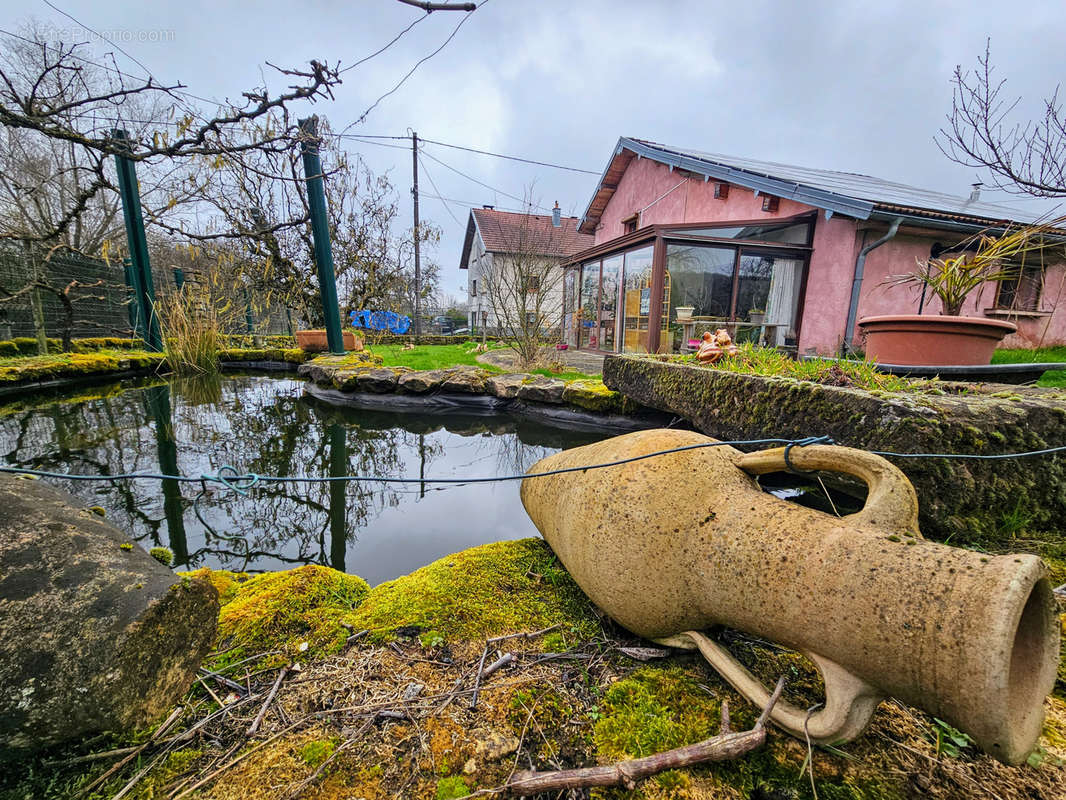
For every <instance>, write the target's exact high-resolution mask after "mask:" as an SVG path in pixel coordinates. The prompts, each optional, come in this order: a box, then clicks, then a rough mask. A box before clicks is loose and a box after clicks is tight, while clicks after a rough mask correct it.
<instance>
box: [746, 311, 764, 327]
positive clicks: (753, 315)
mask: <svg viewBox="0 0 1066 800" xmlns="http://www.w3.org/2000/svg"><path fill="white" fill-rule="evenodd" d="M765 319H766V312H765V311H751V312H749V313H748V322H750V323H751V324H752V325H762V323H763V320H765Z"/></svg>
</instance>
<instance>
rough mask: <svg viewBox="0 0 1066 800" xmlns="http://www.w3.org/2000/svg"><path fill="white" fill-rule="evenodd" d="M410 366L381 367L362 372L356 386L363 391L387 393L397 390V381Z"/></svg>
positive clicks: (356, 380)
mask: <svg viewBox="0 0 1066 800" xmlns="http://www.w3.org/2000/svg"><path fill="white" fill-rule="evenodd" d="M408 371H410V367H379V368H377V369H368V370H366V371H364V372H361V373H360V374H359V375H358V376H357V377H356V379H355V385H356V387H357V388H358V389H359V390H360V391H363V392H373V393H374V394H385V393H387V392H394V391H396V381H397V379H398V378H399V377H400V375H403V374H405V373H406V372H408Z"/></svg>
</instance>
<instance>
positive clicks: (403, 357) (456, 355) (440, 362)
mask: <svg viewBox="0 0 1066 800" xmlns="http://www.w3.org/2000/svg"><path fill="white" fill-rule="evenodd" d="M474 347H475V344H474V343H473V342H472V343H470V344H423V345H417V346H416V347H414V348H412V349H410V350H404V349H403V345H400V344H378V345H373V346H368V347H367V348H366V349H367V350H368V351H369V352H371V353H373V354H374V355H378V356H381V357H382V358H383V359H384V362H385V363H384V366H386V367H410V368H411V369H416V370H427V369H444V368H445V367H456V366H461V365H464V364H465V365H472V366H476V367H482V368H483V369H487V370H488V371H490V372H500V371H501V370H499V369H497V368H496V367H492V366H490V365H488V364H482V363H480V362H478V360H477V357H478V353H476V352H475V351H474Z"/></svg>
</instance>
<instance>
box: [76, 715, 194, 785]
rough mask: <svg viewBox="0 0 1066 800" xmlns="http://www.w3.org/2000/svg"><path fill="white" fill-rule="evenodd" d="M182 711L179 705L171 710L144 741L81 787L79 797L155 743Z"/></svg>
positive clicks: (101, 783)
mask: <svg viewBox="0 0 1066 800" xmlns="http://www.w3.org/2000/svg"><path fill="white" fill-rule="evenodd" d="M184 711H185V709H183V708H182V707H181V706H178V707H177V708H175V709H174V710H173V711H171V712H170V716H169V717H167V718H166V719H165V720H163V724H162V725H160V726H159V727H158V728H156V729H155V730H154V731H153V732H152V735H151V736H149V737H148V739H147V741H145V743H144V744H142V745H140V746H139V747H134V748H133V749H132V750H131V751H130V753H129V754H128V755H127V756H126V757H125V758H123V759H122V760H121V761H118V762H116V763H115V764H114V765H112V767H111V768H110V769H109V770H107V771H106V772H104V773H103V774H102V775H100V776H99V777H97V779H96V780H94V781H93V782H92V783H90V784H89V785H88V786H86V787H85V788H84V789H82V791H81V793H80V794H79V797H85V796H87V795H88V794H89V793H90V792H91V791H92V790H93V789H95V788H96V787H97V786H101V785H103V783H104V782H105V781H106V780H107V779H108V778H110V777H111V776H112V775H114V774H115V773H116V772H118V771H119V770H120V769H122V768H123V767H124V766H126V765H127V764H128V763H130V762H131V761H132V760H133V759H135V758H136V757H137V756H139V755H140V754H141V753H142V752H143V751H144V749H145V748H146V747H149V746H150V745H153V744H155V743H156V740H157V739H158V738H159V737H160V736H162V735H163V734H164V733H166V732H167V729H168V728H169V727H170V726H171V725H173V724H174V722H175V720H177V718H178V717H180V716H181V715H182V714H183V713H184Z"/></svg>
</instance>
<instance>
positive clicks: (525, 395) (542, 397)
mask: <svg viewBox="0 0 1066 800" xmlns="http://www.w3.org/2000/svg"><path fill="white" fill-rule="evenodd" d="M565 390H566V383H565V382H564V381H561V380H558V379H556V378H545V377H544V376H542V375H541V376H537V377H536V378H534V379H533V380H531V381H528V382H526V383H523V384H522V385H521V386H519V387H518V399H519V400H528V401H530V402H533V403H562V402H563V392H564V391H565Z"/></svg>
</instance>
